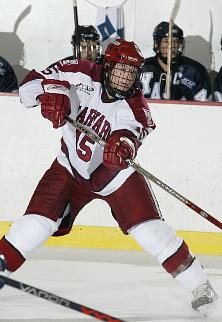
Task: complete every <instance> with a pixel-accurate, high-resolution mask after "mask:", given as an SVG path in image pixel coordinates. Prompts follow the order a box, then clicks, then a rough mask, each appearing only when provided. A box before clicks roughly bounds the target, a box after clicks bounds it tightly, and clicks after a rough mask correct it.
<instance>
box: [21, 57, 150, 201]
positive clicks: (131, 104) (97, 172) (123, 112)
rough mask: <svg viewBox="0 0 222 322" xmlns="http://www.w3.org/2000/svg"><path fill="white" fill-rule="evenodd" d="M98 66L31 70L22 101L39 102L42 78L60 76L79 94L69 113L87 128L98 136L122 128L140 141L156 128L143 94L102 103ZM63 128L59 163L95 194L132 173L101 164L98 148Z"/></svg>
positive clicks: (73, 63)
mask: <svg viewBox="0 0 222 322" xmlns="http://www.w3.org/2000/svg"><path fill="white" fill-rule="evenodd" d="M101 70H102V66H100V65H98V64H95V63H93V62H90V61H83V60H79V61H78V60H61V61H59V62H57V63H55V64H53V65H51V66H49V67H48V68H47V69H45V70H43V71H41V72H37V71H35V70H33V71H31V72H30V73H29V74H28V75H27V77H26V78H25V80H24V81H23V82H22V85H21V87H20V90H19V93H20V98H21V101H22V103H23V105H24V106H26V107H33V106H36V105H39V104H40V102H39V101H38V96H39V95H40V94H42V93H43V88H42V85H41V82H42V80H43V79H45V78H47V79H56V80H61V81H64V80H65V81H68V82H69V83H70V84H71V85H73V86H75V89H76V93H77V95H78V100H77V99H76V98H77V97H76V96H75V97H73V98H71V100H72V101H75V102H77V101H78V105H77V106H76V103H75V104H72V112H71V117H73V118H75V119H76V120H77V121H78V122H80V123H82V124H84V125H87V126H88V127H90V128H91V129H92V130H93V131H94V132H96V133H97V134H98V135H99V136H100V137H101V139H103V140H107V138H108V137H109V135H110V134H111V133H112V132H114V131H123V133H124V131H125V132H126V131H127V133H130V134H131V135H133V136H134V137H136V138H137V139H138V140H140V141H142V140H143V139H144V137H145V136H146V135H147V134H149V133H150V132H151V131H152V130H153V129H154V128H155V124H154V122H153V120H152V117H151V114H150V110H149V108H148V106H147V103H146V101H145V99H144V97H143V94H142V92H141V91H138V92H137V94H136V95H135V96H134V97H131V98H127V99H124V100H115V101H113V102H110V103H107V102H105V101H104V100H103V99H102V96H101V95H102V91H103V87H102V80H101ZM72 103H73V102H72ZM62 131H63V137H62V140H61V142H62V144H61V151H60V153H59V155H58V156H57V159H58V162H59V163H60V164H62V165H63V166H64V167H66V168H67V169H68V170H69V171H70V172H71V173H72V174H73V175H74V176H75V177H76V179H77V180H80V182H82V183H85V184H87V185H88V186H89V187H90V189H91V190H92V191H94V192H96V193H98V194H99V195H103V196H105V195H109V194H110V193H112V192H114V191H115V190H117V189H118V188H119V187H120V186H121V185H122V184H123V183H124V182H125V181H126V179H127V178H128V177H129V176H130V175H131V174H132V173H133V172H134V169H133V168H131V167H129V168H127V169H124V170H121V171H120V170H113V169H110V168H108V167H105V166H103V147H101V146H100V145H99V144H97V143H95V142H93V140H92V139H91V138H89V137H87V136H86V135H85V134H83V133H80V132H79V131H78V130H76V129H75V128H74V127H73V126H71V125H70V124H65V125H64V126H63V128H62Z"/></svg>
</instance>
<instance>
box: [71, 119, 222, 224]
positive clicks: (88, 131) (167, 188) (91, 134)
mask: <svg viewBox="0 0 222 322" xmlns="http://www.w3.org/2000/svg"><path fill="white" fill-rule="evenodd" d="M65 119H66V120H67V122H68V123H70V124H71V125H73V126H74V127H75V128H76V129H78V130H79V131H81V132H82V133H84V134H86V135H87V136H88V137H90V138H92V139H93V140H94V141H95V142H96V143H98V144H100V145H101V146H103V147H104V146H105V145H106V142H105V141H103V140H101V138H100V137H99V136H98V135H97V134H96V133H95V132H93V131H92V130H91V129H90V128H89V127H87V126H86V125H83V124H81V123H79V122H78V121H76V120H73V119H72V118H71V117H69V116H67V115H66V116H65ZM126 163H127V164H128V165H129V166H131V167H133V168H134V169H135V170H136V171H137V172H139V173H140V174H142V175H143V176H144V177H146V178H147V179H149V180H150V181H152V182H153V183H155V184H156V185H158V186H159V187H160V188H162V189H163V190H165V191H166V192H168V193H169V194H170V195H172V196H173V197H175V198H176V199H178V200H179V201H181V202H182V203H184V204H185V205H186V206H187V207H189V208H190V209H192V210H193V211H195V212H196V213H198V214H199V215H200V216H202V217H203V218H205V219H206V220H208V221H210V222H211V223H212V224H213V225H215V226H217V227H218V228H220V229H222V223H221V222H220V221H219V220H217V219H216V218H214V217H213V216H212V215H210V214H208V213H207V212H206V211H205V210H203V209H201V208H200V207H199V206H197V205H195V204H194V203H193V202H192V201H190V200H188V199H187V198H185V197H184V196H182V195H181V194H180V193H178V192H177V191H176V190H174V189H173V188H171V187H170V186H168V185H167V184H166V183H164V182H163V181H161V180H160V179H158V178H157V177H155V176H154V175H153V174H151V173H150V172H148V171H147V170H145V169H144V168H142V167H141V166H140V165H139V164H137V163H136V162H134V161H133V160H131V159H127V160H126Z"/></svg>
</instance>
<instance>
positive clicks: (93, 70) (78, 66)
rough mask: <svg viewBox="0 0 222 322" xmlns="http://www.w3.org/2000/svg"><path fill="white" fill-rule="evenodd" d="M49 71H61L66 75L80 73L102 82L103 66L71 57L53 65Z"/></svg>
mask: <svg viewBox="0 0 222 322" xmlns="http://www.w3.org/2000/svg"><path fill="white" fill-rule="evenodd" d="M49 69H56V70H60V71H61V72H64V73H78V72H80V73H82V74H85V75H87V76H90V77H92V79H93V80H94V81H100V79H101V69H102V66H101V65H99V64H97V63H95V62H92V61H89V60H82V59H75V58H73V57H72V56H69V57H66V58H63V59H60V60H59V61H57V62H56V63H53V64H51V65H50V66H49V67H48V68H47V70H49Z"/></svg>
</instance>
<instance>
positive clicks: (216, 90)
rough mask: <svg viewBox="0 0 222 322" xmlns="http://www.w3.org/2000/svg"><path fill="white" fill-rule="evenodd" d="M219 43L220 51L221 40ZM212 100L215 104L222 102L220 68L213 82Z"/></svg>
mask: <svg viewBox="0 0 222 322" xmlns="http://www.w3.org/2000/svg"><path fill="white" fill-rule="evenodd" d="M220 43H221V49H222V38H221V42H220ZM213 99H214V100H215V101H216V102H222V66H221V68H220V70H219V73H218V74H217V76H216V78H215V80H214V86H213Z"/></svg>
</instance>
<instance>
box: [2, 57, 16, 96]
mask: <svg viewBox="0 0 222 322" xmlns="http://www.w3.org/2000/svg"><path fill="white" fill-rule="evenodd" d="M0 92H7V93H11V92H18V81H17V77H16V75H15V72H14V70H13V68H12V66H11V65H10V64H9V62H8V61H7V60H6V59H5V58H3V57H1V56H0Z"/></svg>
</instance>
